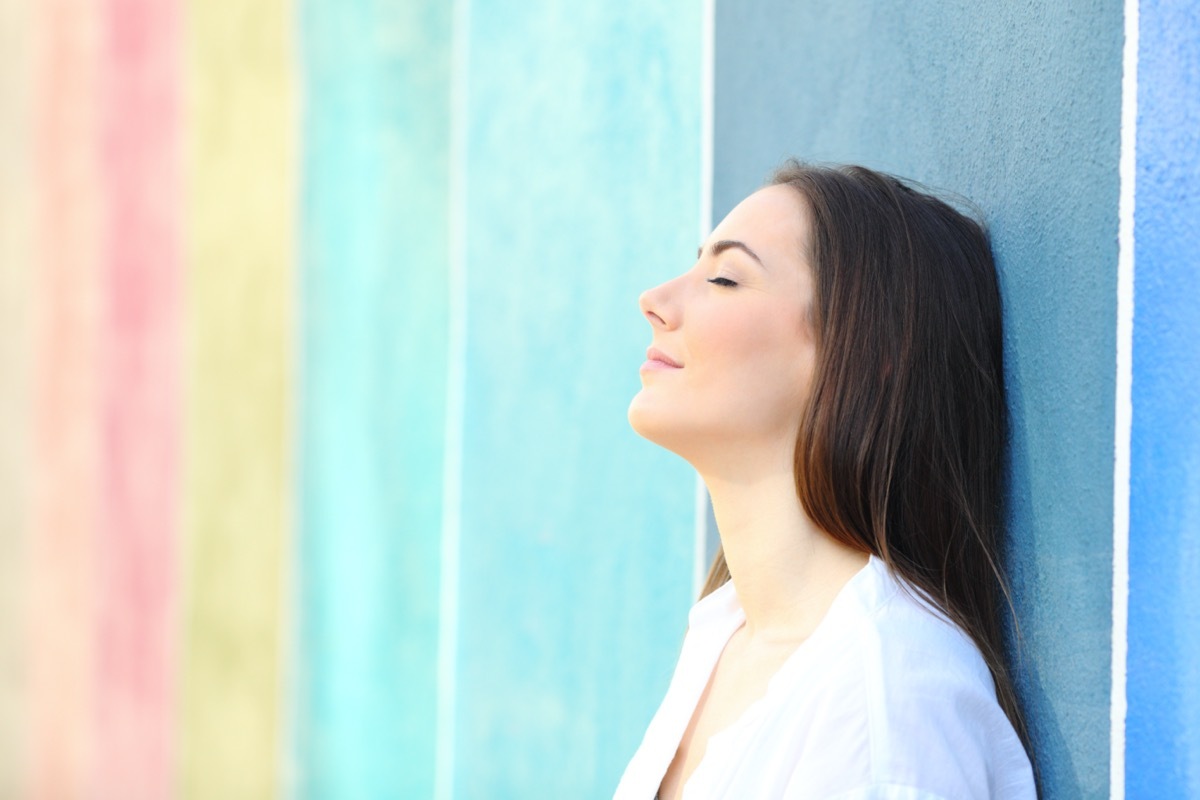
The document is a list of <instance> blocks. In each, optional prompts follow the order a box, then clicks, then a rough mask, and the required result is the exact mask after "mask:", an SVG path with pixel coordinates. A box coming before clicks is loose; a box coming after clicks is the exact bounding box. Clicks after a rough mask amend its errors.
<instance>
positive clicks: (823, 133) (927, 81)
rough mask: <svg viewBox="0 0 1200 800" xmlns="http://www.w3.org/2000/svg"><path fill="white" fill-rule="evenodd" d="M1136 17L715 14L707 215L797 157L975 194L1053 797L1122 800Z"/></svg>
mask: <svg viewBox="0 0 1200 800" xmlns="http://www.w3.org/2000/svg"><path fill="white" fill-rule="evenodd" d="M1121 34H1122V7H1121V4H1120V3H1119V2H1115V1H1114V0H1105V1H1104V2H1089V3H1086V4H1083V6H1082V7H1075V8H1068V7H1065V6H1059V7H1047V6H1044V5H1042V4H1033V3H1022V4H999V5H993V6H964V5H959V4H950V3H941V2H917V3H907V4H901V5H885V4H879V3H871V2H842V3H819V4H804V5H796V4H791V3H782V2H770V1H769V0H760V1H759V2H754V3H749V4H747V3H739V4H733V3H728V4H719V5H718V17H717V48H716V65H717V69H716V74H717V83H716V122H715V129H714V142H715V145H714V165H715V166H714V174H715V180H714V208H715V209H716V211H717V212H718V214H720V213H723V211H724V210H727V209H728V208H730V207H731V206H732V205H733V204H735V203H736V202H737V200H738V199H740V198H741V197H742V196H744V195H745V194H746V193H747V192H748V191H750V190H751V189H752V188H753V187H754V186H756V185H757V184H758V183H759V182H760V181H762V180H763V179H764V177H765V176H766V175H767V174H768V173H769V172H770V170H771V169H772V168H773V167H774V166H775V165H776V164H778V163H779V162H780V161H781V160H783V159H784V158H785V157H787V156H791V155H796V156H800V157H802V158H806V159H811V160H818V161H819V160H834V161H838V162H861V163H864V164H866V165H867V166H871V167H875V168H878V169H884V170H887V171H891V172H895V173H896V174H899V175H903V176H906V177H909V178H913V179H915V180H917V181H920V182H923V183H925V184H927V185H929V186H932V187H941V188H944V189H948V190H951V191H954V192H957V193H960V194H962V195H964V196H966V197H967V198H970V199H971V200H972V201H973V202H974V203H976V204H977V205H978V206H979V208H980V209H981V211H982V213H983V216H984V217H985V219H986V221H987V223H988V225H989V227H990V230H991V233H992V237H993V243H994V247H995V251H996V257H997V266H998V269H999V270H1000V273H1001V285H1002V291H1003V293H1004V302H1005V325H1006V331H1005V338H1006V341H1005V347H1006V364H1007V370H1006V371H1007V376H1006V377H1007V381H1008V390H1009V394H1010V407H1011V411H1012V452H1011V470H1010V475H1011V496H1012V501H1011V508H1010V513H1009V526H1010V530H1011V534H1012V538H1013V550H1014V558H1013V574H1012V584H1013V588H1014V590H1015V598H1016V604H1017V611H1018V614H1019V621H1020V629H1021V639H1022V652H1023V660H1022V663H1021V664H1020V666H1019V668H1018V671H1017V674H1018V675H1019V676H1020V679H1019V686H1018V688H1019V691H1020V694H1021V696H1022V699H1023V702H1024V705H1025V707H1026V709H1027V714H1028V722H1029V725H1030V728H1031V733H1032V737H1033V742H1034V748H1035V751H1036V755H1037V761H1038V766H1039V768H1040V772H1041V782H1042V787H1043V790H1044V792H1045V793H1046V795H1047V796H1049V797H1055V798H1060V797H1062V798H1065V797H1080V796H1087V797H1097V796H1103V795H1104V794H1106V793H1107V788H1108V787H1107V783H1108V771H1109V753H1108V744H1109V735H1108V718H1109V685H1110V672H1109V665H1110V650H1109V639H1110V631H1111V616H1110V610H1111V604H1112V598H1111V593H1110V592H1111V584H1112V579H1111V575H1112V508H1113V500H1112V474H1113V473H1112V459H1113V418H1114V412H1113V398H1114V375H1115V356H1114V352H1115V330H1114V320H1115V315H1116V277H1117V196H1118V191H1117V190H1118V180H1117V158H1118V152H1119V124H1120V103H1121V93H1120V87H1121V44H1122V36H1121Z"/></svg>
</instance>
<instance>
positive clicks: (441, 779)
mask: <svg viewBox="0 0 1200 800" xmlns="http://www.w3.org/2000/svg"><path fill="white" fill-rule="evenodd" d="M470 21H471V8H470V0H454V6H453V9H452V19H451V26H452V29H451V33H450V59H451V64H450V153H449V156H450V159H449V160H450V175H449V180H450V186H449V208H448V224H447V228H448V234H449V239H450V241H449V243H448V245H449V246H448V254H449V273H450V274H449V278H450V281H449V284H450V285H449V298H448V306H449V308H448V312H449V323H450V324H449V335H448V341H447V354H446V356H447V359H446V363H447V369H446V433H445V450H444V452H443V458H444V462H443V471H442V552H441V559H442V560H441V581H440V586H439V595H438V662H437V669H438V671H437V733H436V736H437V738H436V741H435V748H434V797H436V798H438V800H450V798H452V797H453V796H454V740H455V715H456V714H457V709H456V703H455V700H456V695H457V690H458V578H459V537H460V535H461V532H462V531H461V529H462V516H461V511H462V460H463V398H464V394H465V392H466V386H465V384H466V355H467V258H466V238H467V182H466V169H467V120H468V117H467V112H468V107H467V102H468V95H467V90H468V86H467V67H468V39H469V33H470Z"/></svg>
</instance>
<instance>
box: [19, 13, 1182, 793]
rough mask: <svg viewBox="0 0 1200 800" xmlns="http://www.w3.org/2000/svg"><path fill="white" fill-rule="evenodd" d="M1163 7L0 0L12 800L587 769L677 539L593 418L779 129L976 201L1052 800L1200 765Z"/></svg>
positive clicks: (509, 778) (592, 767) (640, 460)
mask: <svg viewBox="0 0 1200 800" xmlns="http://www.w3.org/2000/svg"><path fill="white" fill-rule="evenodd" d="M710 14H711V15H712V16H711V17H710V16H709V15H710ZM1128 14H1136V15H1138V16H1136V17H1135V16H1127V15H1128ZM1139 18H1140V31H1141V33H1140V40H1139V41H1137V42H1134V41H1133V40H1131V43H1132V44H1136V45H1137V46H1136V48H1134V49H1131V50H1130V51H1129V52H1126V53H1125V54H1124V57H1123V51H1122V48H1123V34H1124V32H1125V31H1126V30H1134V31H1136V30H1137V27H1136V25H1135V26H1133V27H1132V28H1130V27H1129V24H1130V23H1132V22H1134V21H1135V20H1137V19H1139ZM710 24H711V26H712V27H711V28H710ZM714 31H715V41H714V40H712V39H710V38H709V34H710V33H713V32H714ZM1198 41H1200V20H1198V13H1197V11H1196V10H1195V9H1194V8H1192V7H1190V6H1188V5H1187V4H1186V3H1184V2H1182V0H1176V2H1170V1H1169V0H1145V1H1144V2H1137V0H1128V1H1127V2H1126V3H1125V4H1124V5H1122V4H1121V3H1119V2H1117V1H1116V0H1079V2H1076V3H1072V4H1059V5H1051V6H1046V5H1044V4H1037V3H1032V2H1019V3H1009V4H1000V5H998V6H997V5H987V4H983V5H980V4H975V5H969V4H961V3H954V2H946V1H945V0H917V2H915V3H909V4H885V3H878V2H870V1H869V0H846V1H845V2H837V3H834V2H823V3H807V4H793V3H784V2H780V1H779V0H744V1H743V2H725V0H721V2H716V3H715V4H714V3H704V2H699V1H697V0H686V2H685V0H652V1H651V2H645V3H639V4H637V5H636V9H635V8H634V7H632V6H629V7H621V6H619V5H614V4H608V3H603V2H599V0H584V2H578V3H570V4H568V3H562V2H553V0H533V2H529V3H524V4H516V5H514V4H511V3H509V4H504V3H500V2H498V1H497V0H457V1H456V2H453V3H444V2H434V1H433V0H386V1H385V2H376V3H368V2H366V1H365V0H353V2H349V1H343V0H338V2H333V0H299V1H298V2H286V0H272V2H269V3H263V2H247V0H221V2H211V0H210V1H209V2H192V1H189V2H183V0H173V1H172V2H154V3H151V2H147V0H107V1H106V2H104V3H87V2H81V0H54V2H47V3H35V2H33V0H0V50H3V52H5V53H6V55H7V61H6V63H7V64H8V65H9V67H10V68H9V69H6V70H5V71H4V72H3V74H2V75H0V177H2V178H3V179H2V180H0V315H2V316H3V318H4V320H5V323H6V332H5V336H4V337H3V341H2V342H0V443H2V444H3V447H0V796H4V797H17V798H20V797H40V796H44V795H54V796H64V797H75V796H82V795H87V796H95V795H100V796H105V793H107V796H112V797H117V798H123V799H125V798H138V797H163V796H176V795H179V796H190V797H211V796H237V797H277V796H295V797H314V798H316V797H351V798H352V797H426V796H434V797H442V798H448V797H480V796H486V797H497V798H504V797H530V796H543V795H545V796H570V797H579V796H587V797H605V796H608V795H609V794H611V790H612V788H613V786H614V785H615V783H616V781H617V778H618V776H619V775H620V772H621V770H622V769H623V767H624V764H625V762H626V760H627V759H628V757H629V756H630V755H631V753H632V752H633V750H634V748H635V747H636V746H637V743H638V741H639V739H640V737H641V735H642V732H643V731H644V729H645V725H646V723H647V722H648V720H649V718H650V716H651V714H652V713H653V711H654V709H655V708H656V706H657V703H658V701H659V699H660V698H661V696H662V693H663V691H664V689H665V687H666V684H667V681H668V679H669V677H670V673H671V669H672V667H673V663H674V659H675V657H676V654H677V649H678V646H679V643H680V641H681V638H682V634H683V626H684V624H685V614H686V610H687V608H688V607H689V605H690V603H691V602H692V599H693V597H694V590H695V587H694V566H695V564H696V563H697V562H698V561H703V558H704V556H705V555H706V554H708V553H711V550H712V548H713V537H714V534H715V531H714V530H712V524H713V523H712V520H711V513H706V509H705V508H704V507H703V503H700V504H699V507H698V508H697V502H696V495H695V479H694V475H693V474H692V472H691V471H690V469H688V468H687V467H686V465H684V464H683V463H682V462H680V461H679V460H678V459H676V458H674V457H672V456H670V455H668V454H666V453H665V452H662V451H661V450H659V449H657V448H655V447H654V446H652V445H650V444H648V443H646V442H644V441H641V440H640V439H638V437H636V436H635V435H634V434H633V433H632V432H631V431H630V430H629V428H628V425H627V423H626V421H625V409H626V405H627V403H628V401H629V399H630V398H631V397H632V395H633V394H634V392H635V391H636V389H637V386H638V377H637V371H636V370H637V365H638V364H639V363H640V361H641V353H642V351H643V348H644V347H645V346H646V345H647V344H648V341H649V328H648V326H647V325H646V323H645V321H644V320H643V319H642V318H641V316H640V314H639V312H638V309H637V306H636V298H637V296H638V293H639V292H640V291H641V290H642V289H644V288H646V287H649V286H652V285H655V284H656V283H658V282H660V281H661V280H663V279H664V278H667V277H668V276H672V275H675V274H677V273H678V272H680V271H681V270H683V269H685V268H686V267H687V266H689V265H690V264H691V262H692V257H693V256H692V253H694V248H695V247H696V245H697V244H698V242H699V240H700V239H701V238H702V237H703V236H704V234H705V227H706V226H707V224H708V222H709V217H710V216H712V215H711V214H710V212H709V209H710V207H711V210H712V212H715V217H716V218H717V219H719V218H720V216H721V215H722V214H723V213H724V212H725V211H727V210H728V209H729V208H731V207H732V206H733V205H734V204H735V203H736V202H737V201H738V200H740V199H741V198H742V197H743V196H744V195H745V194H747V193H749V192H750V191H752V190H753V189H754V188H755V187H757V186H758V185H760V183H761V182H762V181H763V180H764V179H765V177H766V176H767V174H768V173H769V172H770V170H771V169H772V168H774V167H775V166H777V165H778V164H779V163H780V161H782V160H783V159H784V158H785V157H787V156H791V155H797V156H801V157H804V158H808V159H813V160H823V159H824V160H833V161H860V162H864V163H866V164H868V165H870V166H874V167H879V168H883V169H887V170H892V171H895V172H897V173H899V174H901V175H905V176H909V177H912V178H915V179H918V180H920V181H923V182H925V183H927V184H929V185H931V186H935V187H942V188H944V189H948V190H952V191H955V192H959V193H961V194H962V195H965V196H966V197H968V198H970V199H971V200H972V201H974V203H976V204H977V205H978V207H979V209H980V212H981V213H982V215H983V216H984V217H985V219H986V220H987V222H988V223H989V225H990V227H991V230H992V233H993V237H994V242H995V247H996V253H997V257H998V264H999V267H1000V270H1001V274H1002V285H1003V291H1004V295H1005V301H1006V314H1007V337H1008V338H1007V341H1006V346H1007V359H1008V379H1009V386H1010V390H1011V403H1012V410H1013V445H1012V452H1011V470H1010V473H1011V478H1012V482H1011V496H1012V500H1011V504H1010V509H1009V517H1010V524H1011V529H1012V533H1013V538H1014V542H1013V561H1014V574H1013V585H1014V589H1015V593H1016V606H1017V612H1018V617H1019V621H1020V631H1021V633H1020V642H1021V650H1020V658H1019V663H1018V675H1019V678H1020V680H1019V682H1020V689H1021V693H1022V696H1023V698H1024V701H1025V704H1026V708H1027V710H1028V715H1029V722H1030V726H1031V730H1032V734H1033V742H1034V747H1035V755H1036V758H1037V762H1038V764H1039V767H1040V771H1041V780H1042V784H1043V789H1044V795H1045V796H1047V797H1053V798H1071V797H1104V796H1112V797H1121V796H1124V795H1126V794H1127V795H1129V796H1130V797H1147V798H1149V797H1162V796H1190V795H1197V794H1200V746H1198V745H1197V742H1200V731H1197V730H1196V720H1200V694H1198V693H1197V690H1196V688H1195V687H1197V686H1200V674H1197V667H1196V664H1197V663H1200V658H1198V656H1200V638H1198V637H1200V634H1198V633H1197V631H1200V625H1198V624H1197V623H1200V601H1198V599H1197V598H1198V597H1200V596H1198V595H1197V594H1196V592H1195V591H1194V589H1193V587H1194V585H1195V584H1196V580H1197V578H1200V527H1198V526H1200V523H1198V522H1197V520H1200V507H1198V506H1197V498H1198V497H1200V478H1198V477H1197V476H1200V418H1198V417H1197V413H1196V409H1197V408H1200V377H1198V376H1200V350H1198V349H1197V345H1196V342H1198V341H1200V330H1198V327H1200V314H1197V312H1196V310H1195V309H1196V303H1195V298H1197V297H1198V296H1200V280H1198V275H1200V273H1198V272H1197V267H1196V261H1195V257H1194V254H1195V252H1196V251H1197V245H1198V244H1200V243H1198V242H1197V241H1196V238H1197V231H1198V230H1200V205H1198V202H1200V201H1198V198H1200V187H1197V175H1198V174H1200V163H1198V162H1197V155H1196V154H1197V153H1200V146H1198V145H1200V142H1198V141H1197V133H1196V132H1197V131H1200V124H1198V123H1200V107H1198V106H1197V98H1198V97H1200V52H1198V49H1197V45H1196V42H1198ZM1133 70H1137V79H1136V81H1134V80H1133V77H1134V72H1133ZM1123 77H1127V78H1129V83H1128V85H1126V86H1125V87H1124V89H1123V87H1122V79H1123ZM1134 90H1136V98H1135V96H1134V94H1133V92H1134ZM1135 99H1136V100H1137V103H1138V105H1137V106H1135V105H1134V104H1133V103H1134V100H1135ZM1123 108H1124V109H1125V111H1126V112H1129V111H1131V110H1136V111H1137V114H1136V116H1133V115H1129V116H1128V118H1127V119H1126V121H1125V122H1124V123H1123V122H1122V109H1123ZM710 111H711V112H712V116H711V118H710V116H709V113H710ZM1135 146H1136V149H1135ZM710 147H711V151H710V149H709V148H710ZM1122 157H1124V158H1126V162H1127V163H1128V164H1131V165H1132V167H1133V170H1132V171H1130V172H1129V173H1127V174H1123V173H1122V172H1121V168H1120V164H1121V158H1122ZM1135 179H1136V183H1135ZM1135 185H1136V191H1135ZM1123 204H1124V205H1123ZM1130 206H1134V207H1136V217H1135V218H1130V217H1129V216H1128V214H1127V213H1126V216H1125V217H1124V219H1125V221H1126V225H1127V227H1125V228H1122V227H1121V226H1120V223H1119V220H1121V219H1122V214H1123V213H1125V212H1127V211H1128V208H1129V207H1130ZM1131 221H1132V222H1133V224H1132V225H1129V224H1128V223H1130V222H1131ZM1127 311H1132V318H1133V323H1132V326H1131V327H1128V328H1123V327H1122V326H1121V325H1120V324H1118V320H1119V319H1123V317H1121V314H1124V313H1125V312H1127ZM1130 365H1132V366H1130ZM1122 420H1125V422H1122ZM1114 461H1115V463H1116V473H1115V474H1116V475H1117V476H1118V477H1117V479H1116V480H1114ZM1122 464H1128V466H1129V472H1130V476H1131V477H1129V478H1128V479H1126V478H1125V477H1123V473H1122V472H1121V467H1122ZM1126 496H1128V501H1127V502H1126V501H1125V500H1124V498H1125V497H1126ZM1126 511H1127V512H1128V514H1127V522H1128V526H1127V527H1128V530H1127V535H1126V533H1125V527H1123V520H1124V519H1125V512H1126ZM1126 555H1127V560H1126ZM1126 567H1127V568H1128V582H1127V583H1126V582H1125V579H1124V575H1125V568H1126ZM1114 587H1115V589H1116V591H1114ZM1126 590H1127V603H1126V594H1125V592H1126ZM1126 623H1127V630H1128V638H1127V639H1126V638H1125V634H1124V631H1125V630H1126ZM1114 637H1115V638H1114ZM1126 644H1127V647H1128V650H1127V657H1126V650H1125V646H1126ZM1122 698H1125V699H1126V700H1127V703H1128V718H1127V725H1126V724H1124V723H1125V722H1126V720H1125V719H1124V718H1123V716H1122V713H1123V712H1122V709H1123V708H1125V706H1124V705H1122ZM1114 776H1115V781H1114V780H1113V777H1114Z"/></svg>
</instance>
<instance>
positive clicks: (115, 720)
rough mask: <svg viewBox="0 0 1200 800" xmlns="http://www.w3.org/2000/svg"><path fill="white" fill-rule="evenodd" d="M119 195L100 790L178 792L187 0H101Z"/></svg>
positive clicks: (105, 100)
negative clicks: (182, 109) (175, 714)
mask: <svg viewBox="0 0 1200 800" xmlns="http://www.w3.org/2000/svg"><path fill="white" fill-rule="evenodd" d="M101 9H102V11H101V14H102V15H103V22H102V25H103V35H102V39H101V68H100V74H101V75H102V76H103V77H104V83H105V85H104V90H103V92H102V94H101V98H102V107H103V116H102V135H103V138H102V149H101V153H100V156H101V165H100V169H101V180H102V181H103V186H104V190H103V193H104V197H105V200H106V209H107V212H108V213H107V216H106V223H107V224H106V226H105V237H104V238H105V241H104V245H103V249H102V254H101V259H102V264H103V266H102V284H103V292H104V295H105V297H104V309H105V313H104V315H103V321H102V326H103V331H102V336H101V340H102V341H103V342H104V343H105V349H104V353H103V357H102V359H101V362H100V363H101V365H102V366H101V370H102V378H101V382H102V386H103V391H102V408H103V411H102V419H103V430H102V434H101V450H100V456H99V457H100V474H101V486H102V489H101V497H102V507H101V510H100V525H99V531H98V536H99V541H100V547H99V550H98V553H97V572H96V575H97V596H96V601H97V613H98V620H97V624H98V631H97V634H98V639H97V662H96V667H95V668H96V672H95V680H96V684H97V687H98V692H97V695H96V717H95V725H96V731H95V736H96V738H95V741H96V751H97V752H96V754H97V760H96V770H97V771H96V775H95V781H94V784H93V786H92V789H93V793H92V795H91V796H93V797H97V798H112V799H113V800H150V798H165V797H167V796H169V795H170V794H171V788H172V781H173V775H172V770H171V765H172V755H173V752H174V746H173V742H172V737H171V734H172V731H173V729H174V724H173V719H172V713H171V710H172V708H173V707H174V702H173V696H174V671H175V657H174V641H175V640H174V623H175V621H176V613H175V612H176V608H175V603H176V569H175V558H176V543H177V540H178V531H177V518H178V513H177V502H178V497H179V494H180V489H179V469H178V459H179V455H178V449H179V445H178V442H179V431H178V428H179V422H180V414H179V410H178V406H179V397H180V392H179V381H180V378H179V374H180V362H181V356H182V353H181V342H180V327H181V323H180V296H179V295H180V290H181V275H180V269H181V260H180V242H179V223H178V215H179V209H180V198H179V190H180V183H179V164H178V161H179V159H178V156H179V82H180V70H179V68H178V60H179V57H180V53H179V9H178V5H177V3H176V2H173V1H172V0H106V2H104V3H103V4H102V5H101Z"/></svg>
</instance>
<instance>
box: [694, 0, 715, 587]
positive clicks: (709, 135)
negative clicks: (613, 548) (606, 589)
mask: <svg viewBox="0 0 1200 800" xmlns="http://www.w3.org/2000/svg"><path fill="white" fill-rule="evenodd" d="M715 7H716V0H701V11H700V14H701V18H700V241H701V242H703V241H704V240H705V239H707V238H708V234H709V233H710V232H711V231H712V194H713V50H714V48H715V39H716V30H715V15H716V8H715ZM694 492H695V522H694V525H693V528H692V596H693V597H695V596H697V595H699V594H700V590H701V589H702V588H703V587H704V578H705V577H706V576H707V575H708V565H709V562H710V561H712V558H713V555H714V554H713V553H710V552H708V490H707V489H706V488H705V486H704V481H703V480H701V479H700V475H699V474H697V475H696V484H695V488H694Z"/></svg>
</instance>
